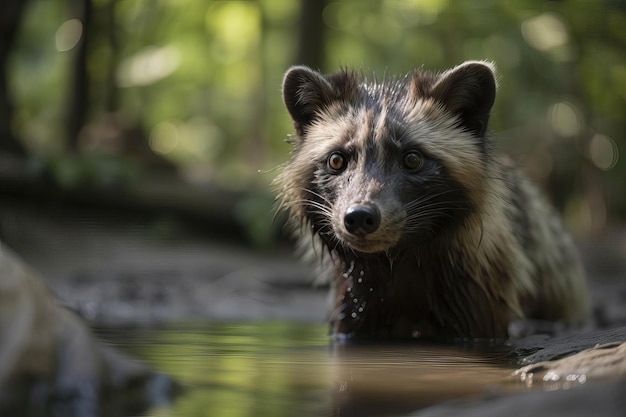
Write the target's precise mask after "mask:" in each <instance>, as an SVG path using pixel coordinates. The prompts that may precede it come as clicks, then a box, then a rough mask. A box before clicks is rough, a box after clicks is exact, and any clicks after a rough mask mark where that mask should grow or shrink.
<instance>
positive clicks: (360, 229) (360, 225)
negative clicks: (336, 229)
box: [343, 204, 380, 235]
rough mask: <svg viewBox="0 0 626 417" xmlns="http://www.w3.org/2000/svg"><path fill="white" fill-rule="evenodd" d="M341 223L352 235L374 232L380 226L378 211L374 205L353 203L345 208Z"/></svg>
mask: <svg viewBox="0 0 626 417" xmlns="http://www.w3.org/2000/svg"><path fill="white" fill-rule="evenodd" d="M343 224H344V225H345V227H346V230H347V231H348V232H349V233H352V234H353V235H355V234H365V235H367V234H370V233H374V232H375V231H376V229H378V226H380V212H379V211H378V209H377V208H376V207H374V206H370V205H366V204H355V205H353V206H350V207H348V210H346V212H345V214H344V215H343Z"/></svg>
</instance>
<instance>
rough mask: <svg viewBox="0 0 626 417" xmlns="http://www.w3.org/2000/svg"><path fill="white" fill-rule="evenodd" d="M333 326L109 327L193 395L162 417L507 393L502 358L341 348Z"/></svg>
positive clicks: (391, 411) (366, 408)
mask: <svg viewBox="0 0 626 417" xmlns="http://www.w3.org/2000/svg"><path fill="white" fill-rule="evenodd" d="M326 332H327V327H326V326H322V325H319V326H318V325H307V324H301V323H297V324H294V323H283V322H276V323H274V322H268V323H264V322H261V323H230V324H224V323H222V324H206V323H201V324H198V323H196V324H186V325H176V326H172V327H168V328H156V329H127V330H123V329H122V330H120V329H114V330H113V329H100V330H99V334H100V336H101V337H103V338H104V339H106V340H108V341H110V342H112V344H113V345H115V346H117V347H119V348H120V349H122V350H123V351H126V352H128V353H130V354H132V355H134V356H136V357H138V358H141V359H143V360H144V361H146V362H148V363H150V364H151V365H152V366H154V367H155V368H156V369H157V370H159V371H162V372H165V373H167V374H169V375H171V376H172V377H174V378H175V379H176V380H178V381H179V382H180V383H181V384H182V385H183V386H184V387H186V389H185V390H184V391H183V392H182V394H181V395H180V396H178V397H177V398H175V399H174V400H173V402H172V403H171V404H169V405H167V406H160V407H158V408H153V409H151V410H148V411H147V412H145V413H144V414H142V415H144V416H154V417H157V416H158V417H169V416H172V417H173V416H176V417H201V416H202V417H208V416H220V417H253V416H254V417H281V416H285V417H286V416H289V417H292V416H341V417H352V416H354V417H356V416H359V417H370V416H371V417H374V416H376V417H383V416H384V417H393V416H401V415H406V414H407V413H409V412H411V411H414V410H417V409H419V408H423V407H426V406H429V405H432V404H437V403H439V402H441V401H444V400H447V399H453V398H460V397H468V396H472V395H477V394H481V393H484V392H485V391H487V390H490V389H493V387H498V386H503V380H504V379H505V378H506V377H507V375H509V374H510V372H511V367H512V364H510V363H508V362H507V361H506V359H505V358H504V356H505V354H504V353H503V352H502V351H497V350H495V351H494V350H493V349H492V350H491V351H489V352H486V351H485V350H484V349H483V350H482V351H481V350H477V349H475V348H474V349H462V348H454V347H442V346H432V345H422V344H420V345H415V344H412V345H382V346H353V347H340V348H331V347H330V346H329V342H328V336H327V334H326Z"/></svg>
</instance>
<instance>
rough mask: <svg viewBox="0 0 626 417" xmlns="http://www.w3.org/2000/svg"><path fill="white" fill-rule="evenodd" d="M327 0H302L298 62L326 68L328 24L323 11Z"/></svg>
mask: <svg viewBox="0 0 626 417" xmlns="http://www.w3.org/2000/svg"><path fill="white" fill-rule="evenodd" d="M327 3H328V1H327V0H300V21H299V36H298V55H297V58H296V59H297V62H296V63H297V64H300V65H307V66H309V67H311V68H313V69H319V70H323V69H324V64H325V59H324V58H325V48H324V39H325V33H326V30H325V29H326V26H325V24H324V19H323V16H322V13H323V11H324V7H326V4H327Z"/></svg>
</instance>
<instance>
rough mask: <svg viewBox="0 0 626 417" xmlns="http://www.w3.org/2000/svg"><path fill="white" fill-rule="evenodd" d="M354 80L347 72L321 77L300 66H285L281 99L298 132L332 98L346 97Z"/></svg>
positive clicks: (302, 129)
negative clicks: (286, 68)
mask: <svg viewBox="0 0 626 417" xmlns="http://www.w3.org/2000/svg"><path fill="white" fill-rule="evenodd" d="M355 83H356V80H355V79H354V77H353V76H352V74H350V73H348V72H347V71H343V72H339V73H337V74H333V75H329V76H324V75H322V74H320V73H319V72H317V71H313V70H312V69H310V68H308V67H304V66H295V67H291V68H289V70H287V72H286V73H285V76H284V78H283V101H284V102H285V106H286V107H287V110H288V111H289V114H290V115H291V118H292V119H293V122H294V125H295V127H296V132H297V133H298V134H299V135H302V134H303V132H304V128H305V127H306V126H308V125H310V124H311V123H312V122H313V121H314V120H315V119H316V118H317V117H318V115H319V114H320V112H321V111H322V110H323V109H324V108H326V107H328V106H330V104H332V103H333V102H335V101H339V100H347V99H348V98H349V96H350V92H351V91H355V90H354V88H355Z"/></svg>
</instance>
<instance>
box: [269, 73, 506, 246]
mask: <svg viewBox="0 0 626 417" xmlns="http://www.w3.org/2000/svg"><path fill="white" fill-rule="evenodd" d="M466 65H473V66H476V68H473V72H472V71H469V75H473V76H474V78H472V77H470V76H469V75H468V74H467V73H468V71H467V68H465V69H464V70H463V71H461V70H460V69H461V68H462V67H459V68H457V69H455V70H452V71H454V72H452V74H456V76H453V75H447V77H446V74H444V75H442V76H434V75H431V74H420V76H419V77H418V76H417V75H414V76H413V77H405V78H403V79H400V80H394V81H391V82H388V83H383V84H371V83H370V84H368V83H367V82H363V81H359V80H358V79H357V78H356V77H355V76H354V75H353V74H350V73H341V74H338V75H335V76H330V77H324V76H322V75H320V74H318V73H315V72H313V71H311V70H308V69H305V68H302V67H296V68H294V69H292V70H290V72H288V73H287V75H286V76H285V81H284V90H283V91H284V99H285V103H286V105H287V108H288V109H289V111H290V114H291V116H292V117H293V119H294V124H295V126H296V135H297V138H296V142H295V143H294V149H293V154H292V158H291V160H290V161H289V162H288V163H287V164H286V166H285V168H284V170H283V172H282V173H281V175H280V176H279V178H278V180H277V181H278V183H279V184H280V186H281V190H280V194H281V198H282V203H283V205H285V206H287V207H289V208H290V210H291V212H292V215H293V216H295V217H296V218H299V219H300V220H302V219H305V220H306V221H307V223H309V224H310V225H311V226H312V228H313V229H314V231H315V232H316V233H317V234H318V235H319V236H320V237H321V238H322V240H323V241H324V242H326V244H327V245H328V246H329V247H330V248H331V249H335V248H343V249H346V250H351V251H356V252H363V253H375V252H389V251H390V250H393V249H401V248H403V247H405V246H407V245H415V244H419V243H425V242H428V241H429V240H430V239H432V238H433V237H434V236H436V235H437V234H439V233H441V232H442V231H443V230H445V229H446V227H448V226H458V225H459V224H460V222H461V221H462V219H463V218H464V216H466V215H467V214H469V213H470V212H471V211H472V209H473V198H474V197H475V196H473V195H472V193H474V194H475V192H474V189H476V188H477V186H478V184H479V183H480V182H481V181H482V169H481V165H482V158H484V152H485V146H486V145H485V143H484V133H485V128H486V122H487V116H488V111H489V108H490V106H491V102H492V101H493V94H491V97H489V93H487V94H486V96H487V99H486V100H487V101H488V104H484V103H482V101H476V100H474V98H473V97H471V98H472V100H469V99H468V98H467V97H463V96H462V92H460V91H459V87H457V88H455V85H454V84H455V83H458V80H457V77H459V76H460V75H459V73H458V72H459V71H461V72H462V74H461V75H464V77H462V79H464V80H467V79H470V80H471V81H474V84H476V83H477V81H476V80H475V78H476V76H477V77H478V78H477V79H478V80H479V81H480V82H484V83H486V85H487V87H484V89H487V90H488V87H489V85H491V88H492V90H493V89H494V88H495V84H494V82H493V75H492V72H491V69H490V68H489V67H488V66H486V65H484V64H479V63H473V64H466ZM443 78H446V82H444V83H443V84H439V83H441V79H443ZM485 80H486V81H485ZM461 84H462V83H461ZM474 84H472V86H474ZM437 85H439V87H438V88H437ZM461 87H466V86H464V85H461ZM441 90H443V91H441ZM464 91H465V89H464V90H463V92H464ZM482 94H483V96H484V95H485V94H484V92H483V93H482ZM440 97H441V98H440ZM444 99H445V100H447V102H448V103H451V104H452V105H454V106H456V107H455V108H456V110H450V108H449V107H447V106H446V104H445V102H444ZM455 100H456V101H457V102H459V103H460V104H459V103H457V102H455ZM464 100H465V101H464ZM470 101H471V108H470V109H466V107H468V103H469V102H470ZM484 108H486V110H484Z"/></svg>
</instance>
